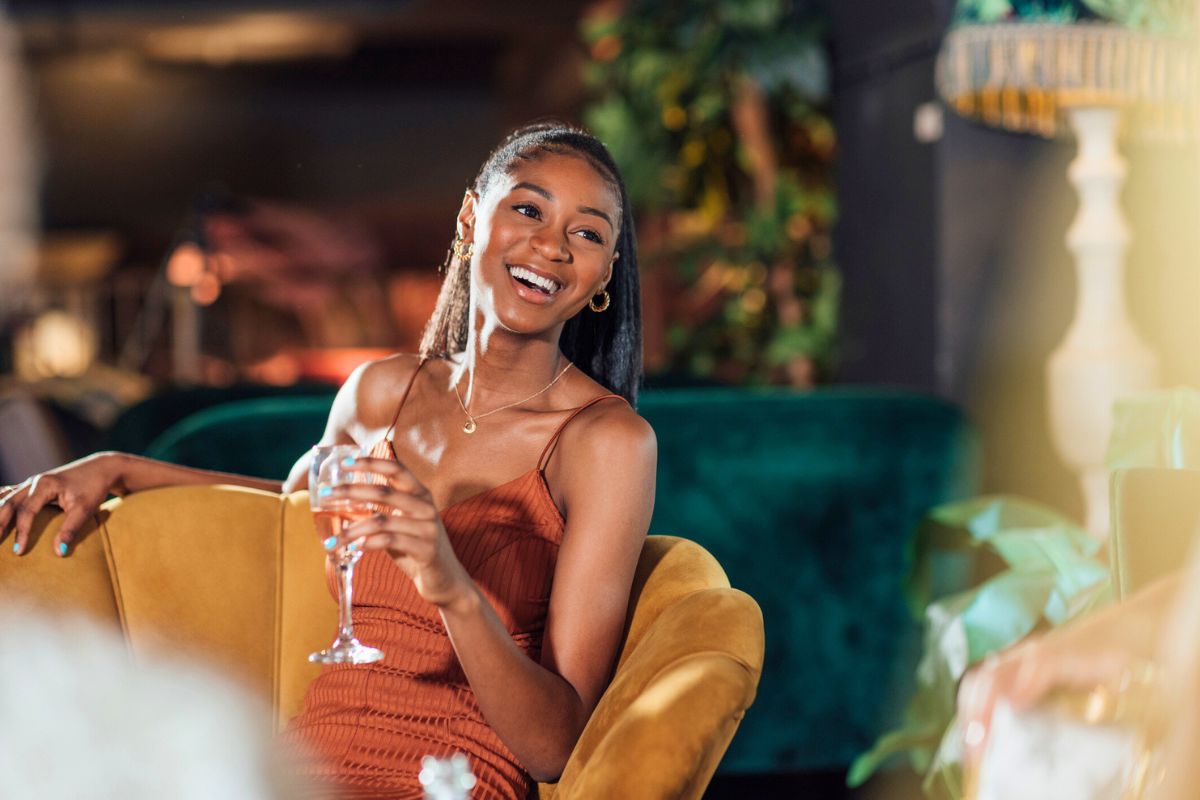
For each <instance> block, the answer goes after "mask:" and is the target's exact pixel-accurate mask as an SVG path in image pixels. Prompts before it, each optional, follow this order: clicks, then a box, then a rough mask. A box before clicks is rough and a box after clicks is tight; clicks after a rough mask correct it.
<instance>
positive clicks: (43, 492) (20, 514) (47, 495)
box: [13, 475, 58, 554]
mask: <svg viewBox="0 0 1200 800" xmlns="http://www.w3.org/2000/svg"><path fill="white" fill-rule="evenodd" d="M31 481H32V482H31V483H30V485H29V490H28V492H27V494H26V495H25V497H24V499H22V500H21V501H20V502H19V503H18V504H17V508H16V522H15V525H14V534H13V535H14V538H15V540H14V542H13V552H15V553H18V554H21V553H24V552H25V550H26V548H27V546H28V544H29V531H30V530H31V529H32V528H33V520H34V518H36V517H37V515H38V513H39V512H41V510H42V509H43V508H45V507H46V506H47V505H49V503H50V502H51V501H53V500H55V499H57V497H58V481H57V479H56V478H54V477H53V476H49V475H36V476H34V477H33V478H32V479H31Z"/></svg>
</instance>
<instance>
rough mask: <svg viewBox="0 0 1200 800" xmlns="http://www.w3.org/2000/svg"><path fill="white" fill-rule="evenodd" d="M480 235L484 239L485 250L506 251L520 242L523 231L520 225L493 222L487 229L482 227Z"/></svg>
mask: <svg viewBox="0 0 1200 800" xmlns="http://www.w3.org/2000/svg"><path fill="white" fill-rule="evenodd" d="M479 236H480V238H481V239H483V249H484V250H495V251H504V250H507V249H509V248H510V247H512V246H513V245H515V244H517V243H518V242H520V241H521V239H522V237H523V233H522V231H521V227H520V226H519V225H505V224H503V223H500V224H495V223H493V224H492V225H490V226H488V227H487V228H486V229H482V228H481V229H480V230H479ZM476 246H478V245H476Z"/></svg>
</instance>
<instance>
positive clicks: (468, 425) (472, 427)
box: [454, 361, 571, 433]
mask: <svg viewBox="0 0 1200 800" xmlns="http://www.w3.org/2000/svg"><path fill="white" fill-rule="evenodd" d="M570 368H571V362H570V361H568V362H567V365H566V366H565V367H563V369H562V372H560V373H558V374H557V375H555V376H554V380H552V381H550V382H549V383H547V384H546V385H545V386H543V387H542V388H541V389H538V390H537V391H536V392H534V393H533V394H531V395H529V397H526V398H525V399H524V400H518V401H517V402H515V403H509V404H508V405H506V406H500V407H499V408H493V409H492V410H491V411H485V412H484V413H482V414H475V415H474V416H472V415H471V412H470V411H467V404H466V403H464V402H463V399H462V394H461V393H460V392H459V391H458V383H457V382H456V383H455V384H454V396H455V397H457V398H458V405H459V407H461V408H462V412H463V413H464V414H466V415H467V421H466V422H465V423H463V428H462V429H463V433H474V432H475V431H476V429H477V428H478V427H479V425H477V424H476V421H477V420H481V419H483V418H484V417H486V416H490V415H491V414H495V413H496V412H498V411H503V410H504V409H506V408H512V407H513V406H519V405H521V404H522V403H528V402H529V401H530V400H532V399H533V398H535V397H537V396H538V395H539V394H542V393H543V392H545V391H547V390H548V389H549V388H550V387H551V386H553V385H554V384H556V383H558V379H559V378H561V377H562V376H563V375H566V374H567V370H569V369H570Z"/></svg>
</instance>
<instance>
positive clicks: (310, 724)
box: [0, 124, 656, 798]
mask: <svg viewBox="0 0 1200 800" xmlns="http://www.w3.org/2000/svg"><path fill="white" fill-rule="evenodd" d="M638 294H639V293H638V275H637V253H636V242H635V237H634V230H633V222H632V217H631V213H630V208H629V203H628V199H627V197H626V193H625V189H624V185H623V182H622V180H621V177H620V175H619V173H618V171H617V168H616V166H615V164H614V163H613V161H612V158H611V156H610V155H609V154H608V152H607V150H606V149H605V148H604V146H603V145H602V144H601V143H600V142H599V141H598V140H597V139H596V138H595V137H593V136H592V135H591V134H589V133H586V132H584V131H581V130H578V129H575V128H571V127H568V126H565V125H560V124H541V125H533V126H529V127H526V128H523V129H521V130H518V131H516V132H514V133H513V134H511V135H510V136H509V137H508V138H507V139H506V140H505V141H504V142H502V143H501V145H500V146H499V147H498V148H497V149H496V150H495V151H494V152H493V153H492V154H491V156H490V157H489V158H488V159H487V161H486V162H485V163H484V165H483V168H482V169H481V170H480V172H479V174H478V176H477V177H476V179H475V181H474V183H473V184H472V185H471V187H470V188H469V189H468V190H467V192H466V195H465V197H464V198H463V203H462V207H461V209H460V211H459V214H458V222H457V236H456V238H455V242H454V245H453V247H452V254H451V256H450V257H449V260H448V265H447V272H446V279H445V283H444V284H443V287H442V291H441V295H440V297H439V300H438V305H437V308H436V310H435V311H434V314H433V317H432V319H431V320H430V322H429V325H428V328H427V329H426V334H425V337H424V340H423V342H422V346H421V354H420V355H419V356H409V355H397V356H392V357H390V358H386V359H382V360H380V361H376V362H372V363H369V364H366V365H364V366H363V367H361V368H359V369H358V370H357V371H356V372H355V373H354V375H352V376H351V377H350V379H349V380H348V381H347V382H346V384H345V385H344V386H343V387H342V388H341V390H340V391H339V392H338V395H337V398H336V400H335V401H334V404H333V408H332V410H331V412H330V416H329V422H328V425H327V427H326V431H325V435H324V437H323V438H322V442H323V443H331V444H332V443H353V444H358V445H360V446H362V447H363V448H370V455H369V457H364V458H362V459H360V460H359V462H358V468H360V469H366V470H370V471H373V472H375V473H378V474H380V475H382V476H385V477H386V478H387V486H386V488H385V489H382V490H378V489H373V488H367V489H363V488H357V489H351V490H348V491H350V492H352V493H357V496H359V497H360V498H362V499H370V500H371V502H373V503H379V504H382V505H386V506H388V507H390V508H391V509H392V513H390V514H387V515H377V516H375V517H372V518H370V519H367V520H363V521H361V522H359V523H357V524H356V525H355V526H354V527H353V528H351V529H349V530H348V531H347V533H346V534H345V535H344V537H343V543H344V542H345V541H346V540H359V541H360V542H361V546H362V547H363V548H364V550H366V551H367V552H366V554H365V555H364V557H363V559H362V561H361V562H360V564H359V567H358V573H357V579H356V586H355V600H356V603H355V615H356V619H355V625H356V631H357V632H358V635H359V637H360V638H361V639H363V640H364V642H367V643H370V644H373V645H377V646H380V647H381V649H383V651H384V652H385V653H386V654H387V655H386V657H385V659H384V660H383V661H381V662H377V664H375V665H369V666H348V667H334V668H330V669H328V670H327V671H326V672H324V673H323V674H322V675H321V676H320V677H319V678H318V679H317V680H316V681H315V682H314V683H313V685H312V686H311V687H310V688H309V691H308V694H307V695H306V699H305V708H304V711H303V712H302V713H301V714H300V716H299V717H297V718H296V720H293V724H292V725H291V727H290V728H289V730H288V732H287V733H285V739H286V740H287V741H288V742H289V743H295V744H298V745H302V746H306V747H307V748H308V749H309V750H311V751H315V752H316V753H318V754H319V756H320V757H321V758H320V759H319V760H315V761H313V762H312V763H310V764H309V765H308V766H307V768H306V769H307V770H308V771H310V772H311V773H312V774H313V775H314V776H316V777H318V778H320V779H321V780H322V781H324V782H326V783H328V785H329V786H331V787H333V788H334V789H335V792H336V793H337V794H338V795H339V796H346V797H368V796H380V797H385V796H386V797H407V796H420V789H419V785H418V783H417V777H416V776H417V772H418V769H419V760H420V757H421V756H422V755H425V754H430V753H432V754H448V753H450V752H454V751H456V750H457V751H462V752H465V753H466V754H467V755H468V756H469V757H470V759H471V766H472V769H473V771H474V772H475V775H476V777H477V778H478V781H479V783H478V785H477V787H476V789H475V796H476V797H477V798H517V797H524V796H527V795H528V794H529V793H530V792H531V791H533V781H535V780H537V781H545V780H552V779H554V778H556V777H557V776H558V775H559V774H560V772H561V770H562V768H563V765H564V764H565V762H566V760H567V757H568V756H569V754H570V752H571V750H572V748H573V746H574V744H575V742H576V740H577V738H578V737H579V734H580V732H581V731H582V729H583V726H584V724H585V723H586V721H587V719H588V717H589V715H590V714H591V711H592V709H593V708H594V707H595V705H596V703H597V701H598V700H599V697H600V694H601V693H602V692H603V690H604V688H605V685H606V683H607V681H608V679H609V677H610V675H611V671H612V669H613V665H614V661H615V658H616V654H617V646H618V643H619V639H620V635H621V629H622V626H623V622H624V617H625V612H626V606H627V603H628V597H629V590H630V586H631V584H632V580H633V572H634V569H635V566H636V563H637V558H638V554H639V553H640V551H641V547H642V543H643V540H644V537H645V534H646V530H647V528H648V526H649V520H650V514H651V511H652V508H653V498H654V473H655V459H656V445H655V440H654V435H653V432H652V431H651V429H650V427H649V426H648V425H647V424H646V422H645V421H644V420H642V419H641V418H640V417H638V416H637V414H636V413H634V411H633V409H632V407H631V404H632V403H633V402H634V401H635V399H636V391H637V384H638V380H639V377H640V371H641V326H640V319H639V300H638ZM306 473H307V464H306V463H305V462H304V461H303V460H302V461H301V462H298V463H297V464H296V466H295V467H294V468H293V470H292V473H291V476H290V477H289V478H288V480H287V481H286V482H285V483H284V485H283V486H282V487H281V486H280V485H279V484H276V483H272V482H269V481H261V480H256V479H250V478H243V477H238V476H229V475H223V474H217V473H211V472H202V471H198V470H191V469H185V468H182V467H176V466H169V465H165V464H160V463H155V462H151V461H148V460H146V459H141V458H136V457H133V456H127V455H121V454H100V455H96V456H91V457H89V458H87V459H83V460H81V461H78V462H74V463H72V464H69V465H67V466H65V467H62V468H59V469H57V470H53V471H51V472H48V473H44V474H42V475H38V476H35V477H34V478H31V479H30V480H28V481H26V482H24V483H22V484H20V485H19V486H17V487H13V488H12V489H11V490H9V491H8V492H7V494H6V496H4V499H3V501H2V502H0V526H2V527H0V529H7V527H8V526H9V524H10V522H13V521H14V520H15V525H14V528H15V545H14V549H15V551H16V552H18V553H21V552H24V550H25V548H26V545H27V540H28V536H29V529H30V524H31V522H32V519H33V515H34V514H36V512H37V511H38V510H40V509H41V508H42V507H43V506H44V505H45V504H47V503H48V502H56V503H58V504H59V505H60V506H62V507H63V509H64V511H65V519H64V523H63V526H62V528H61V530H60V532H59V534H58V536H57V538H56V540H55V543H54V544H55V547H56V550H57V551H58V552H59V554H60V555H64V556H65V555H67V554H69V552H70V541H71V539H72V537H73V536H74V535H75V534H76V532H77V531H78V530H79V528H80V527H81V525H82V524H83V523H84V522H85V521H86V520H87V519H88V517H89V516H90V515H91V514H92V513H93V512H94V511H95V509H96V507H97V506H98V505H99V503H100V502H101V501H102V500H103V499H104V497H105V496H106V495H107V493H109V492H116V493H124V492H132V491H138V490H141V489H147V488H151V487H156V486H164V485H172V484H200V483H218V482H219V483H237V484H240V485H244V486H253V487H258V488H264V489H269V490H275V491H278V490H280V489H281V488H282V489H283V490H285V491H286V490H291V489H295V488H298V487H299V486H300V485H301V483H302V481H303V480H304V476H305V475H306ZM514 475H515V476H517V477H515V478H514V477H513V476H514ZM368 492H370V493H371V494H370V495H369V496H368V494H367V493H368ZM397 567H399V569H397Z"/></svg>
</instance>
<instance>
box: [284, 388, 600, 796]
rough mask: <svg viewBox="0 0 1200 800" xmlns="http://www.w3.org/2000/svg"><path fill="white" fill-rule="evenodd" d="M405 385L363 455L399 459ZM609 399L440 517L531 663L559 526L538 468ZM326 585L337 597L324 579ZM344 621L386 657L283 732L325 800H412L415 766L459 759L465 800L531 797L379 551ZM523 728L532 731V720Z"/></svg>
mask: <svg viewBox="0 0 1200 800" xmlns="http://www.w3.org/2000/svg"><path fill="white" fill-rule="evenodd" d="M419 370H420V367H418V368H417V371H419ZM415 380H416V371H414V374H413V378H412V381H415ZM412 381H410V382H409V385H408V387H407V388H406V389H405V391H404V395H403V396H402V397H401V399H400V403H399V406H398V408H397V410H396V420H394V421H393V422H392V427H391V428H389V430H388V434H386V435H385V436H384V438H383V439H382V440H381V441H380V442H379V443H378V444H377V445H376V446H375V447H374V448H373V450H372V454H373V455H375V456H377V457H381V458H396V452H395V448H394V447H393V445H392V431H393V430H394V429H395V426H396V422H397V421H398V420H399V417H400V412H401V411H402V410H403V408H404V401H405V399H407V397H408V392H409V390H411V388H412ZM614 397H615V398H618V399H623V398H620V395H615V394H609V395H603V396H600V397H596V398H594V399H593V400H591V401H590V402H588V403H585V404H584V405H582V406H579V407H578V408H575V409H573V410H572V411H571V413H570V414H569V415H568V416H567V417H566V418H565V419H564V420H563V421H562V423H561V424H560V425H559V426H558V428H557V429H556V430H555V431H554V434H553V435H552V436H551V437H550V440H549V441H548V442H547V443H546V446H545V448H544V449H543V450H542V454H541V456H540V457H539V458H538V462H537V466H536V467H534V468H533V469H531V470H529V471H528V472H526V473H524V474H523V475H519V476H518V477H516V478H513V479H512V480H510V481H508V482H507V483H503V484H501V485H499V486H495V487H493V488H491V489H488V490H486V491H484V492H481V493H479V494H476V495H473V496H471V497H468V498H467V499H465V500H462V501H461V502H458V503H455V504H453V505H451V506H449V507H447V508H444V509H442V510H441V517H442V523H443V525H444V526H445V528H446V533H447V535H448V536H449V538H450V543H451V545H452V546H453V547H454V552H455V554H456V555H457V556H458V559H459V560H460V561H461V562H462V564H463V566H464V567H466V569H467V572H468V573H470V575H471V577H472V578H473V579H474V580H475V583H476V584H477V585H478V586H479V588H480V590H481V591H482V592H483V594H484V596H485V597H486V598H487V600H488V601H489V602H490V603H491V604H492V608H494V609H495V610H496V613H497V614H498V615H499V617H500V619H501V621H502V622H503V623H504V626H505V628H507V630H508V632H509V634H510V635H511V636H512V638H513V641H514V642H516V643H517V645H518V646H519V647H520V648H521V649H522V650H523V651H524V652H525V653H526V655H528V656H529V657H530V658H531V659H533V660H535V661H537V660H538V659H539V658H540V657H541V647H542V634H543V631H544V628H545V623H546V611H547V609H548V606H549V603H550V585H551V581H552V579H553V576H554V567H555V563H556V561H557V558H558V547H559V543H560V542H561V540H562V535H563V529H564V526H565V520H564V519H563V518H562V514H561V513H560V512H559V510H558V506H557V505H555V503H554V500H553V498H552V497H551V496H550V490H549V487H548V486H547V484H546V479H545V474H544V472H543V470H544V468H545V464H546V459H547V457H548V455H549V454H550V452H551V450H552V449H553V447H554V444H555V442H556V441H557V440H558V436H559V434H560V433H562V430H563V428H565V427H566V425H567V424H568V423H569V422H570V421H571V420H572V419H574V418H575V416H576V415H577V414H579V413H580V412H581V411H583V410H584V409H585V408H588V407H590V406H591V405H593V404H594V403H597V402H600V401H601V400H605V399H608V398H614ZM329 575H330V579H329V587H330V591H331V592H335V593H336V585H335V582H334V577H333V571H332V570H330V571H329ZM335 596H336V594H335ZM353 613H354V632H355V634H356V635H357V636H358V638H359V640H360V641H361V642H362V643H363V644H366V645H370V646H372V647H378V648H380V649H381V650H383V652H384V654H385V656H384V658H383V659H382V660H381V661H377V662H375V663H374V664H363V665H334V666H329V667H326V668H325V671H324V672H322V673H321V675H320V676H319V677H318V678H317V679H316V680H315V681H313V683H312V684H311V685H310V686H309V689H308V692H307V694H306V695H305V699H304V710H303V711H302V712H301V713H300V714H299V715H297V716H296V717H295V718H294V719H292V721H291V722H290V723H289V724H288V728H287V730H286V731H285V732H284V733H283V734H282V738H283V740H284V741H283V744H284V745H285V746H287V745H289V744H292V745H297V744H298V745H300V746H301V747H303V748H305V749H306V750H307V752H308V753H310V754H312V755H313V756H315V758H311V759H309V760H307V761H304V762H303V766H302V768H301V769H302V771H303V772H304V773H306V775H307V777H309V778H311V779H312V780H313V782H314V786H315V787H317V788H319V789H320V790H321V791H322V792H323V795H322V796H329V797H336V798H421V797H423V793H422V788H421V785H420V782H419V781H418V779H417V775H418V773H419V771H420V764H421V758H422V757H423V756H426V755H435V756H439V757H446V756H449V755H451V754H453V753H455V752H461V753H464V754H465V755H466V756H467V757H468V759H469V760H470V764H471V770H472V771H473V772H474V773H475V777H476V778H477V779H478V782H477V784H476V786H475V788H474V789H473V790H472V792H471V796H472V798H474V800H500V799H501V798H503V799H504V800H519V799H523V798H527V797H531V796H534V797H535V796H536V794H537V787H536V785H535V784H534V782H533V781H532V779H531V778H530V777H529V775H528V773H527V772H526V771H525V770H524V769H523V768H522V766H521V764H520V763H518V761H517V759H516V756H514V755H513V753H512V752H511V751H510V750H509V749H508V748H507V747H505V745H504V743H503V742H502V741H500V737H499V736H497V735H496V733H495V731H493V730H492V728H491V727H490V726H489V725H488V724H487V721H486V720H484V718H483V715H482V714H481V713H480V710H479V705H478V703H477V702H476V700H475V694H474V692H472V690H471V686H470V684H469V683H468V682H467V678H466V675H465V674H464V673H463V671H462V668H461V667H460V665H459V663H458V658H457V656H456V655H455V653H454V648H453V647H452V646H451V644H450V638H449V636H448V635H447V633H446V629H445V627H444V626H443V625H442V620H441V617H440V615H439V614H438V611H437V609H436V608H435V607H434V606H433V605H431V604H430V603H428V602H426V601H425V600H423V599H422V598H421V597H420V595H418V594H417V591H416V589H415V588H414V587H413V584H412V581H411V580H409V578H408V576H407V575H405V574H404V572H403V571H401V569H400V568H399V567H398V566H396V564H395V562H393V561H392V559H391V557H390V556H388V555H387V554H386V553H384V552H382V551H379V550H372V551H369V552H367V553H366V554H364V555H363V557H362V559H361V560H360V561H359V562H358V566H357V567H356V569H355V576H354V605H353ZM529 724H531V725H536V724H537V713H536V710H533V709H531V710H530V719H529Z"/></svg>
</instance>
